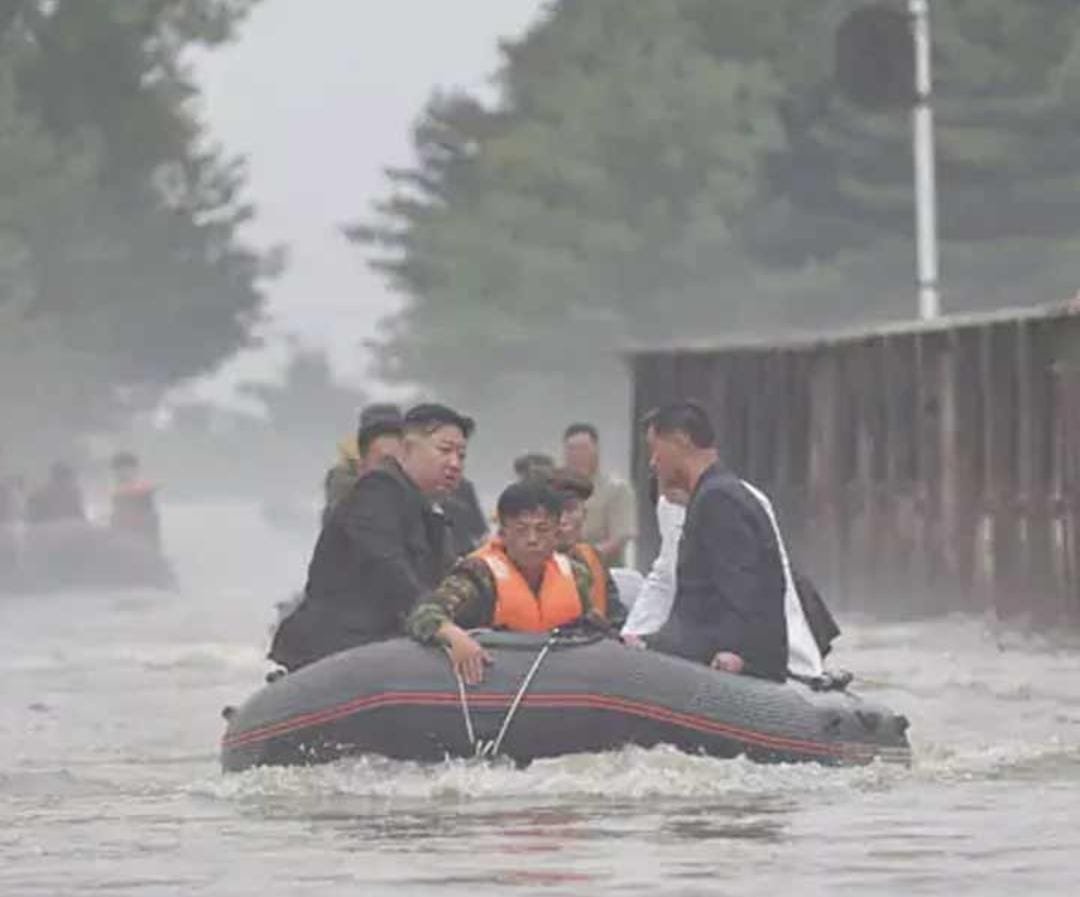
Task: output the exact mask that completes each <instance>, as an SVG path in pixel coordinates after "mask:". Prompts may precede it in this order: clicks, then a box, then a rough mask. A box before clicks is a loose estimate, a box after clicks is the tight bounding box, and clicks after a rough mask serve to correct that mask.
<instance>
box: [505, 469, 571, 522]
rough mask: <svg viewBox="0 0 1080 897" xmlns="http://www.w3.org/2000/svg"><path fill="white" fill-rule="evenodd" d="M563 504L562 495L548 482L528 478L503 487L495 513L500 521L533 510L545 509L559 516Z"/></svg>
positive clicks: (511, 518)
mask: <svg viewBox="0 0 1080 897" xmlns="http://www.w3.org/2000/svg"><path fill="white" fill-rule="evenodd" d="M562 506H563V499H562V496H561V495H559V494H558V493H557V492H555V490H554V489H552V488H551V487H550V486H548V485H547V483H545V482H543V481H541V480H526V481H524V482H522V483H511V484H510V485H509V486H507V487H506V488H505V489H503V491H502V495H500V496H499V501H498V504H497V505H496V507H495V513H496V514H497V515H498V518H499V523H505V522H506V521H507V520H513V519H514V518H515V517H520V516H521V515H522V514H528V513H530V512H531V511H544V512H545V513H547V514H550V515H551V516H552V517H558V516H559V515H560V514H561V513H562Z"/></svg>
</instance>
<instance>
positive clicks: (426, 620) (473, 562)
mask: <svg viewBox="0 0 1080 897" xmlns="http://www.w3.org/2000/svg"><path fill="white" fill-rule="evenodd" d="M570 564H571V566H572V568H573V571H574V581H575V582H576V583H577V589H578V595H579V596H580V597H581V608H582V611H583V616H584V615H587V614H589V613H591V611H592V601H591V600H590V598H589V596H590V595H591V594H592V573H590V572H589V568H588V567H587V566H585V564H583V563H581V562H580V561H578V560H574V559H573V558H571V559H570ZM495 597H496V585H495V576H494V575H493V574H492V572H491V569H490V568H489V567H488V565H487V564H486V563H485V562H484V561H482V560H481V559H480V558H476V557H466V558H462V559H461V560H460V561H458V562H457V564H455V565H454V569H453V570H451V571H450V572H449V573H448V574H447V575H446V577H445V578H444V579H443V581H442V582H441V583H439V585H438V587H437V588H436V589H435V591H434V592H432V593H431V594H430V595H429V596H428V597H427V598H426V599H425V600H423V601H422V602H421V603H420V604H419V605H417V607H416V608H415V610H413V612H412V613H411V614H410V615H409V619H408V621H407V622H406V624H405V629H406V631H407V632H408V633H409V635H411V636H412V637H413V638H415V639H416V640H417V641H420V642H431V641H433V640H434V639H435V633H436V632H438V630H439V627H440V626H442V624H443V623H446V622H447V621H453V622H454V623H457V625H458V626H460V627H461V628H462V629H480V628H484V627H487V626H491V625H492V623H493V621H494V618H495Z"/></svg>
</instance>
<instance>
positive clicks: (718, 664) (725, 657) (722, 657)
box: [709, 651, 746, 674]
mask: <svg viewBox="0 0 1080 897" xmlns="http://www.w3.org/2000/svg"><path fill="white" fill-rule="evenodd" d="M709 666H711V667H712V668H713V669H714V670H723V671H724V672H725V673H735V674H738V673H741V672H742V671H743V667H745V666H746V664H745V663H744V662H743V659H742V658H741V657H739V655H738V654H732V653H731V652H730V651H721V652H719V653H718V654H717V655H716V656H715V657H714V658H713V659H712V663H711V664H709Z"/></svg>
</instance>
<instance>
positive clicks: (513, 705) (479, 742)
mask: <svg viewBox="0 0 1080 897" xmlns="http://www.w3.org/2000/svg"><path fill="white" fill-rule="evenodd" d="M560 634H561V633H560V631H559V630H558V629H553V630H552V631H551V635H550V636H549V637H548V640H547V641H546V642H544V644H543V647H541V648H540V650H539V651H538V652H537V655H536V657H535V658H534V659H533V662H532V666H530V667H529V671H528V672H527V673H526V674H525V676H524V677H523V678H522V680H521V685H519V686H518V690H517V693H516V694H515V695H514V699H513V701H511V702H510V707H509V708H508V709H507V711H506V716H504V717H503V721H502V725H501V726H500V727H499V732H498V734H497V735H496V736H495V738H494V739H493V740H487V741H485V740H484V739H482V738H477V737H476V729H475V728H474V727H473V721H472V713H471V712H470V710H469V698H468V693H467V692H466V690H465V680H464V679H462V678H461V673H460V672H459V671H458V670H457V668H456V667H455V668H454V676H455V678H456V679H457V684H458V698H459V700H460V702H461V712H462V716H464V718H465V734H466V735H467V736H468V739H469V746H470V747H471V748H472V751H473V756H475V757H479V758H482V759H485V760H491V759H493V758H495V757H497V756H499V751H500V750H502V743H503V740H504V739H505V738H506V733H507V732H508V731H509V729H510V724H511V723H512V722H513V721H514V717H515V716H516V715H517V711H518V707H520V706H521V702H522V700H524V698H525V694H526V692H528V690H529V686H530V685H532V681H533V679H535V678H536V673H537V671H538V670H539V669H540V665H541V664H542V663H543V662H544V658H545V657H547V655H548V652H549V651H550V650H551V646H552V645H554V644H555V642H556V641H557V639H558V638H559V636H560ZM449 653H450V651H449V648H448V649H447V654H449Z"/></svg>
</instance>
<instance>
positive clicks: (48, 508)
mask: <svg viewBox="0 0 1080 897" xmlns="http://www.w3.org/2000/svg"><path fill="white" fill-rule="evenodd" d="M61 520H78V521H81V522H85V521H86V505H85V503H84V502H83V495H82V489H80V488H79V481H78V478H77V477H76V476H75V470H74V468H73V467H71V465H69V464H65V463H64V462H63V461H57V462H56V463H54V464H53V465H52V467H50V468H49V479H48V480H47V481H46V482H45V483H43V484H42V485H40V486H38V488H37V489H35V490H34V491H33V492H31V493H30V495H29V497H28V498H27V499H26V522H27V523H29V524H37V523H56V522H58V521H61Z"/></svg>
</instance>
